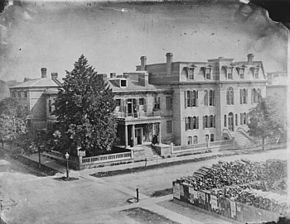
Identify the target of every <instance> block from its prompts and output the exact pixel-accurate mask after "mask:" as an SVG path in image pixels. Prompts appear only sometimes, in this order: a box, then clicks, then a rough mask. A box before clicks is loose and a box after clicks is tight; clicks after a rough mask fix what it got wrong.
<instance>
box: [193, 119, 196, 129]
mask: <svg viewBox="0 0 290 224" xmlns="http://www.w3.org/2000/svg"><path fill="white" fill-rule="evenodd" d="M193 129H197V117H193Z"/></svg>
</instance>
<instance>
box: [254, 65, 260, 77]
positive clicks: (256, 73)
mask: <svg viewBox="0 0 290 224" xmlns="http://www.w3.org/2000/svg"><path fill="white" fill-rule="evenodd" d="M254 76H255V79H258V78H259V68H256V69H255V74H254Z"/></svg>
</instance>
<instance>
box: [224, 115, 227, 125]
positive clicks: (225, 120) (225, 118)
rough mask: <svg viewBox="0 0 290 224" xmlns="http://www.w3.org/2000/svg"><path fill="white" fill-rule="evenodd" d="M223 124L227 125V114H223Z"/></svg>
mask: <svg viewBox="0 0 290 224" xmlns="http://www.w3.org/2000/svg"><path fill="white" fill-rule="evenodd" d="M224 126H225V127H226V126H227V115H224Z"/></svg>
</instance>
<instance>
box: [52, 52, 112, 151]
mask: <svg viewBox="0 0 290 224" xmlns="http://www.w3.org/2000/svg"><path fill="white" fill-rule="evenodd" d="M66 73H67V74H66V77H65V78H64V83H63V85H62V88H61V89H60V90H59V92H58V95H57V98H56V101H55V111H54V114H55V115H56V116H57V122H58V125H57V126H58V131H59V132H60V134H58V138H59V139H60V140H59V141H58V142H60V143H61V148H63V150H67V149H68V148H69V149H70V151H71V152H75V149H76V148H77V147H78V146H80V147H81V148H82V149H84V150H86V152H87V155H97V154H100V153H104V152H106V151H108V150H110V149H111V147H112V144H113V142H114V140H115V138H116V120H115V117H114V115H113V112H114V109H115V101H114V98H113V97H114V95H113V92H112V90H111V89H110V88H109V86H108V84H107V83H106V82H105V81H104V80H103V77H102V76H100V75H98V74H97V72H95V70H94V68H93V67H92V66H90V65H89V64H88V61H87V59H86V58H85V57H84V55H81V57H80V58H79V59H78V61H77V62H75V64H74V69H73V70H72V71H71V72H68V71H67V72H66Z"/></svg>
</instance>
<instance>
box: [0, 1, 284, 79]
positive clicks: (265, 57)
mask: <svg viewBox="0 0 290 224" xmlns="http://www.w3.org/2000/svg"><path fill="white" fill-rule="evenodd" d="M0 23H2V25H3V26H2V30H3V29H4V30H6V33H7V34H6V37H5V35H2V36H4V37H3V38H2V43H4V42H5V43H6V44H5V45H3V44H2V45H3V46H2V50H1V49H0V50H1V52H0V79H2V80H6V81H7V80H13V79H15V80H18V81H22V80H23V79H24V77H29V78H38V77H40V68H41V67H46V68H47V69H48V72H49V73H51V72H58V74H59V76H60V77H64V75H65V71H66V70H68V71H71V70H72V69H73V64H74V62H75V61H76V60H77V59H78V58H79V57H80V55H81V54H84V55H85V56H86V57H87V59H88V61H89V64H91V65H92V66H93V67H94V68H95V69H96V71H98V72H99V73H108V74H109V73H110V72H115V73H117V74H121V73H122V72H128V71H135V69H136V65H139V63H140V56H142V55H145V56H147V63H148V64H150V63H163V62H165V54H166V53H167V52H172V53H173V61H207V60H208V59H212V58H217V57H220V56H222V57H226V58H234V60H237V61H240V60H246V55H247V54H248V53H253V54H254V55H255V60H261V61H263V63H264V67H265V70H266V72H274V71H286V67H287V41H288V39H287V38H288V37H287V34H288V31H287V29H286V28H284V27H283V26H282V25H281V24H279V23H276V22H273V21H271V20H270V19H269V18H268V16H267V13H266V12H265V11H264V10H263V9H260V8H257V7H254V6H249V5H247V4H243V3H241V2H239V1H234V0H233V1H231V0H229V1H222V0H209V1H200V0H193V1H192V2H191V3H183V4H182V3H173V2H168V3H154V4H153V3H140V2H132V3H117V2H111V3H102V2H89V1H86V2H84V1H83V2H69V1H63V2H51V1H42V2H41V1H23V2H22V4H14V5H12V6H9V7H8V8H7V9H6V10H5V11H4V13H3V14H2V15H1V16H0ZM3 27H4V28H3ZM3 49H4V50H3Z"/></svg>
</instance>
